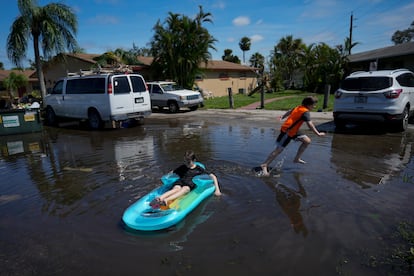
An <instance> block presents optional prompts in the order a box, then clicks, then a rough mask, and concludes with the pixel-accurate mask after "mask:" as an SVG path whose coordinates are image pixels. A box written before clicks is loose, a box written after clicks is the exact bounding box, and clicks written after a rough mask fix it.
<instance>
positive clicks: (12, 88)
mask: <svg viewBox="0 0 414 276" xmlns="http://www.w3.org/2000/svg"><path fill="white" fill-rule="evenodd" d="M27 83H28V79H27V77H26V76H25V75H23V74H16V73H15V72H11V73H10V74H9V76H8V77H6V78H5V79H4V80H3V86H4V88H6V89H7V91H8V92H9V97H10V100H11V101H13V99H14V97H16V96H17V95H16V93H15V92H16V91H17V90H18V89H19V88H20V87H24V86H26V85H27Z"/></svg>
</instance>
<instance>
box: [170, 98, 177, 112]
mask: <svg viewBox="0 0 414 276" xmlns="http://www.w3.org/2000/svg"><path fill="white" fill-rule="evenodd" d="M168 110H169V111H170V113H177V112H178V110H179V107H178V104H177V103H176V102H173V101H171V102H168Z"/></svg>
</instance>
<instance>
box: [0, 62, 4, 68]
mask: <svg viewBox="0 0 414 276" xmlns="http://www.w3.org/2000/svg"><path fill="white" fill-rule="evenodd" d="M0 70H4V64H3V62H0Z"/></svg>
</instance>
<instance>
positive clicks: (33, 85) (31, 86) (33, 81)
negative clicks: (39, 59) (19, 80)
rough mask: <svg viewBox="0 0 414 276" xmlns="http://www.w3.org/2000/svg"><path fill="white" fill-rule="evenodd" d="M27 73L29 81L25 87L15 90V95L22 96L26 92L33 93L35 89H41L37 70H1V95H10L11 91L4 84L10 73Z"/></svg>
mask: <svg viewBox="0 0 414 276" xmlns="http://www.w3.org/2000/svg"><path fill="white" fill-rule="evenodd" d="M12 72H14V73H15V74H17V75H19V74H21V75H25V76H26V77H27V80H28V83H27V85H26V86H25V87H20V88H19V89H18V91H14V95H13V96H14V97H16V98H17V97H18V98H21V97H23V96H24V95H26V94H30V93H32V92H33V91H34V90H40V86H39V81H38V78H37V75H36V70H0V97H7V98H8V97H9V91H7V90H6V88H5V87H4V85H3V81H4V79H6V78H7V77H9V75H10V73H12Z"/></svg>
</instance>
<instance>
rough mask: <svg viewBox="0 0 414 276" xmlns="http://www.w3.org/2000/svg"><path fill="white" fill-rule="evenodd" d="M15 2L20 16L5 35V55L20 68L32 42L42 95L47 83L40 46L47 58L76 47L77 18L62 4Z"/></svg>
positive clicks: (28, 0)
mask: <svg viewBox="0 0 414 276" xmlns="http://www.w3.org/2000/svg"><path fill="white" fill-rule="evenodd" d="M17 5H18V8H19V11H20V16H18V17H17V18H16V20H15V21H14V22H13V24H12V26H11V32H10V34H9V36H8V38H7V54H8V57H9V59H10V60H11V61H12V62H13V63H14V64H15V65H16V66H18V67H21V64H22V61H23V60H24V59H25V58H26V53H27V48H28V44H29V40H32V41H33V48H34V56H35V63H36V71H37V77H38V79H39V83H40V91H41V93H42V97H44V96H45V95H46V86H45V81H44V77H43V70H42V61H41V56H40V47H41V48H42V52H43V55H44V57H45V58H46V59H47V58H50V57H52V56H53V55H55V54H58V53H61V52H64V51H65V50H66V49H68V50H69V51H73V50H75V49H77V48H78V46H77V42H76V40H75V34H76V32H77V19H76V16H75V14H74V12H73V11H72V9H71V8H70V7H69V6H66V5H64V4H61V3H50V4H47V5H45V6H43V7H40V6H38V5H37V1H36V0H18V1H17Z"/></svg>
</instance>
